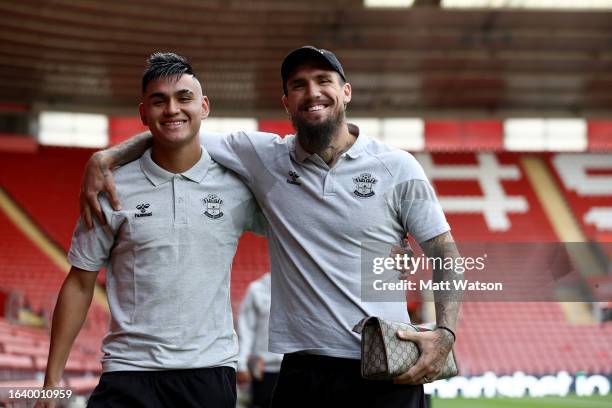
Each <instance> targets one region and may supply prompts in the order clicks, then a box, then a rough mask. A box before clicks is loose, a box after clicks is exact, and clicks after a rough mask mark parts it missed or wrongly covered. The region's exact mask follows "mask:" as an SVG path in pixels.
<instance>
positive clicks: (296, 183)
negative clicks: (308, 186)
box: [287, 170, 302, 186]
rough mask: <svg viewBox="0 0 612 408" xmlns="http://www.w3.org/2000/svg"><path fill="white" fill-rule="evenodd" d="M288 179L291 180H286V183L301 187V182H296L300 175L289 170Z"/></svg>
mask: <svg viewBox="0 0 612 408" xmlns="http://www.w3.org/2000/svg"><path fill="white" fill-rule="evenodd" d="M289 177H290V178H291V180H289V179H287V183H289V184H295V185H296V186H301V185H302V182H301V181H299V180H298V179H299V178H300V175H299V174H297V173H296V172H295V171H293V170H290V171H289Z"/></svg>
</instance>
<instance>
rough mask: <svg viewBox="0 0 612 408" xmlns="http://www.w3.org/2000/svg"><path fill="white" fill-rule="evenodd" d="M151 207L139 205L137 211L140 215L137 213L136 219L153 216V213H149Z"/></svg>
mask: <svg viewBox="0 0 612 408" xmlns="http://www.w3.org/2000/svg"><path fill="white" fill-rule="evenodd" d="M150 206H151V205H150V204H149V203H146V204H138V205H137V206H136V209H137V210H138V211H140V213H135V214H134V217H136V218H139V217H150V216H152V215H153V213H152V212H147V209H148V208H149V207H150Z"/></svg>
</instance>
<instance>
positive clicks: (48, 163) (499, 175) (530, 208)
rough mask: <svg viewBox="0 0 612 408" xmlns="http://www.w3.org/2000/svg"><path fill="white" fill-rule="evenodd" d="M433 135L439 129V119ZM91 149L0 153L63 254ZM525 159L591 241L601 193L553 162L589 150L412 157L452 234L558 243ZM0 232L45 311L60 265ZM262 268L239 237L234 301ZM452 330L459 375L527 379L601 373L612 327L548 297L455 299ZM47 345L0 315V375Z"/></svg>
mask: <svg viewBox="0 0 612 408" xmlns="http://www.w3.org/2000/svg"><path fill="white" fill-rule="evenodd" d="M272 128H273V126H272ZM272 128H271V130H272ZM434 130H435V129H434ZM485 130H486V129H485ZM435 131H438V132H447V131H448V129H445V127H444V125H440V127H439V128H438V129H437V130H435ZM90 153H91V151H90V150H86V149H68V148H41V149H40V150H39V151H38V152H36V153H19V152H17V153H9V152H2V153H0V186H1V187H2V188H3V189H5V190H6V191H7V192H8V193H9V194H10V196H11V197H12V198H13V199H14V200H15V201H16V202H17V203H18V204H19V205H20V206H21V208H22V209H23V210H24V211H25V212H27V214H29V215H30V217H31V218H32V219H33V220H34V221H35V222H36V223H37V224H38V225H39V226H40V228H41V229H42V230H43V231H44V232H45V233H46V234H47V235H48V237H50V239H51V240H52V241H53V242H55V244H56V245H57V246H59V247H61V248H63V249H64V250H66V249H67V248H68V247H69V243H70V236H71V233H72V229H73V227H74V222H75V219H76V217H77V216H78V205H77V202H76V195H77V192H78V189H79V183H80V175H81V171H82V168H83V165H84V163H85V161H86V159H87V158H88V157H89V155H90ZM526 156H529V157H532V158H533V157H535V158H536V159H537V160H541V161H543V162H544V163H546V165H547V169H548V170H549V171H550V173H551V174H552V175H553V176H554V180H555V181H556V183H557V184H558V187H559V188H560V189H561V191H562V192H563V197H565V200H566V201H567V203H568V205H569V208H571V210H572V212H573V214H574V215H575V217H576V219H578V220H581V222H580V223H579V226H580V228H581V229H582V230H584V232H585V234H586V235H587V236H589V237H597V236H598V235H597V234H600V233H602V231H598V230H596V229H594V228H593V225H592V224H589V223H588V222H586V221H585V219H586V217H585V214H586V213H587V212H588V211H589V209H590V208H591V207H593V206H595V205H600V204H604V205H607V206H610V205H611V203H612V199H611V198H612V195H610V194H609V195H606V196H603V197H602V196H596V197H594V198H591V197H584V196H581V195H578V194H577V193H576V192H575V191H574V190H572V189H571V188H570V187H568V183H567V180H565V179H564V178H563V171H560V170H559V168H563V166H565V164H563V166H561V167H559V161H561V162H563V160H569V162H570V163H573V162H575V161H577V160H582V162H584V161H586V162H589V163H593V162H595V160H593V159H595V158H596V157H598V156H596V155H593V154H586V153H585V154H582V155H579V156H578V155H565V154H564V155H555V154H548V153H545V154H539V153H538V154H535V153H531V154H529V155H526V154H522V153H509V152H494V153H491V152H487V153H483V152H480V153H478V152H453V153H448V152H434V153H417V154H416V157H417V158H418V160H419V161H420V162H421V163H422V165H423V166H424V168H425V171H426V173H427V174H428V175H429V177H430V179H431V181H432V183H433V185H434V187H435V188H436V190H437V192H438V195H439V197H440V201H441V203H442V205H443V207H444V208H445V212H446V214H447V217H448V219H449V222H450V223H451V225H452V227H453V234H454V236H455V238H456V239H457V240H458V241H460V242H553V241H558V240H559V238H558V236H557V235H556V233H555V229H554V228H553V226H552V224H551V221H550V216H549V215H548V214H547V211H546V209H545V208H544V207H543V206H542V204H541V199H540V198H538V195H537V194H536V189H537V188H538V186H534V185H532V183H531V182H530V178H529V175H528V174H527V169H526V167H525V165H524V158H525V157H526ZM568 157H569V159H568ZM563 163H564V162H563ZM598 171H599V173H597V172H596V173H589V172H588V171H587V172H586V173H585V174H587V175H591V176H592V177H594V178H595V177H607V174H608V173H605V172H604V173H601V170H598ZM17 174H18V175H19V177H15V175H17ZM602 174H603V175H602ZM569 185H571V184H569ZM0 231H1V233H0V257H1V259H2V264H1V265H0V276H1V280H0V282H1V284H0V288H2V289H5V290H8V291H18V292H21V293H23V294H24V296H25V299H27V302H28V303H29V307H30V308H31V309H32V310H33V311H36V312H42V313H43V314H45V315H46V316H49V315H50V313H51V310H52V307H53V304H54V301H55V298H56V296H57V291H58V290H59V287H60V285H61V282H62V280H63V277H64V276H65V275H64V272H63V271H61V270H59V269H58V267H57V266H56V265H54V264H53V263H52V262H50V261H49V260H48V259H46V257H45V256H44V255H43V254H41V252H40V250H39V249H38V248H37V247H36V246H35V245H33V244H32V243H31V242H30V241H29V240H28V239H27V238H26V237H25V236H24V235H23V234H22V233H21V232H20V231H19V229H18V228H16V227H15V225H13V224H12V223H11V221H10V220H9V219H8V218H7V217H6V216H5V215H4V214H0ZM268 269H269V260H268V256H267V242H266V241H265V239H262V238H260V237H256V236H254V235H252V234H246V235H245V236H244V237H243V238H242V239H241V241H240V243H239V247H238V251H237V254H236V257H235V259H234V269H233V274H232V287H231V295H232V303H233V305H234V306H235V308H234V309H236V306H237V304H238V303H239V302H240V301H241V299H242V297H243V295H244V292H245V290H246V287H247V285H248V284H249V282H250V281H252V280H253V279H256V278H257V277H259V276H260V275H261V274H263V273H264V272H265V271H266V270H268ZM107 319H108V315H107V312H106V310H105V309H104V308H103V307H101V306H99V305H97V304H96V305H94V306H93V307H92V309H91V310H90V314H89V316H88V320H87V323H86V327H85V329H84V330H83V331H82V332H81V335H80V336H79V338H78V340H77V345H76V346H75V348H74V350H73V352H72V354H71V357H70V360H69V363H68V366H67V375H68V376H69V377H70V378H71V379H72V380H73V381H74V384H75V387H76V386H79V387H82V388H83V389H84V390H85V391H86V390H87V389H91V388H88V387H93V386H95V384H96V380H95V377H94V378H93V379H92V378H90V377H83V376H84V375H86V374H87V373H98V372H99V370H100V364H99V358H100V355H99V344H100V341H101V338H102V336H103V334H104V332H105V330H106V325H107ZM459 327H460V328H459V332H458V341H457V345H456V350H457V355H458V359H459V363H460V368H461V370H462V372H463V373H464V374H466V375H476V374H482V373H484V372H486V371H494V372H496V373H512V372H514V371H523V372H525V373H528V374H534V375H543V374H547V373H552V372H557V371H561V370H565V371H570V372H578V371H585V372H588V373H601V372H607V371H609V369H610V367H611V366H612V365H611V361H612V354H611V353H610V350H612V326H611V325H604V326H601V327H600V326H598V325H596V324H594V323H591V324H587V325H580V326H576V325H573V324H571V323H570V322H569V321H568V319H567V316H566V315H565V313H564V309H563V308H562V307H561V306H560V304H558V303H553V302H549V303H545V302H538V303H517V302H514V303H499V302H487V303H477V302H469V303H465V304H464V305H463V307H462V315H461V323H460V326H459ZM48 341H49V334H48V330H47V329H40V328H27V327H22V326H20V325H17V324H14V323H9V322H8V321H7V320H4V319H2V320H0V372H1V373H2V374H1V375H0V381H25V380H29V379H32V378H33V377H34V375H35V374H36V373H37V372H41V371H43V370H44V368H45V364H46V355H47V349H48Z"/></svg>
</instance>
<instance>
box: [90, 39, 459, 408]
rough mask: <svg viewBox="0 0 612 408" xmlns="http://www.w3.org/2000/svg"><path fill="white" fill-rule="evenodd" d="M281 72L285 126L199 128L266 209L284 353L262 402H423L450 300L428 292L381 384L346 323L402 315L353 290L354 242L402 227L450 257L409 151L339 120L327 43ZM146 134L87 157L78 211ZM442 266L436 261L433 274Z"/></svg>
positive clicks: (452, 310) (274, 325)
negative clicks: (370, 376)
mask: <svg viewBox="0 0 612 408" xmlns="http://www.w3.org/2000/svg"><path fill="white" fill-rule="evenodd" d="M281 76H282V79H283V91H284V95H283V97H282V101H283V105H284V107H285V109H286V111H287V113H288V114H289V115H290V116H291V120H292V122H293V124H294V126H295V129H296V133H297V134H296V136H287V137H285V138H284V139H281V138H280V137H279V136H278V135H272V134H268V133H261V132H249V133H246V132H236V133H233V134H231V135H226V136H223V135H210V134H203V135H202V142H203V144H204V145H205V147H206V148H207V150H208V152H209V153H210V155H211V156H212V157H213V158H214V159H215V160H216V161H217V162H219V163H220V164H222V165H224V166H226V167H228V168H230V169H232V170H234V171H235V172H236V173H238V174H239V175H240V176H241V177H242V179H243V181H244V182H245V183H246V184H247V186H248V187H249V188H250V189H251V190H252V191H253V193H254V196H255V197H256V199H257V200H258V202H259V204H260V206H261V208H262V210H263V212H264V214H265V216H266V218H267V219H268V223H269V233H268V236H269V247H270V261H271V268H270V269H271V272H272V305H271V315H270V336H269V337H270V351H272V352H276V353H282V354H285V358H284V360H283V364H282V368H281V373H280V377H279V382H278V384H277V387H276V391H275V396H274V400H273V406H274V407H276V408H278V407H280V408H283V407H296V406H308V407H310V406H322V407H326V406H334V407H339V406H357V407H421V406H425V398H424V393H423V387H422V384H424V383H427V382H431V381H432V380H435V378H436V377H437V375H438V373H439V372H440V370H441V367H442V364H443V362H444V361H445V359H446V356H447V354H448V352H449V351H450V349H451V347H452V344H453V342H454V332H453V331H454V329H455V325H456V320H457V314H458V308H459V307H458V303H457V302H450V301H444V300H441V299H438V298H436V320H437V324H438V329H437V330H435V331H432V332H429V333H412V332H398V333H397V335H398V337H399V338H401V339H405V340H411V341H414V342H416V343H417V345H418V346H419V348H420V350H421V356H420V358H419V361H418V362H417V364H416V365H415V366H413V367H412V368H411V369H410V370H409V371H407V372H406V373H404V374H402V375H400V376H398V377H397V378H396V379H395V380H394V381H393V382H391V381H388V382H387V381H369V380H364V379H362V378H361V376H360V361H359V358H360V342H359V337H358V336H357V335H356V334H355V333H353V332H352V328H353V326H354V325H355V324H356V323H357V322H359V321H360V320H361V319H362V318H364V317H366V316H379V317H382V318H384V319H387V320H394V321H409V317H408V314H407V312H406V306H405V303H400V302H395V303H394V302H363V301H362V300H361V285H360V283H361V264H360V258H361V245H362V243H364V242H371V241H376V242H385V243H389V242H399V241H401V240H402V239H403V238H404V237H405V236H406V235H407V234H410V235H411V236H412V237H413V238H414V239H415V240H416V241H417V242H419V243H420V245H421V247H422V248H423V250H424V252H425V253H426V254H427V255H428V256H435V257H443V258H446V257H456V256H458V254H457V251H456V248H455V246H454V244H453V240H452V237H451V235H450V232H449V229H450V228H449V226H448V224H447V223H446V220H445V217H444V214H443V213H442V209H441V207H440V205H439V203H438V201H437V198H436V196H435V193H434V191H433V188H432V187H431V185H430V184H429V182H428V181H427V178H426V177H425V174H424V173H423V170H422V168H421V166H420V165H419V164H418V163H417V162H416V160H415V159H414V157H412V156H411V155H410V154H409V153H407V152H404V151H400V150H397V149H393V148H391V147H389V146H387V145H385V144H383V143H380V142H378V141H376V140H373V139H369V138H368V137H367V136H365V135H359V130H358V128H357V127H356V126H353V125H349V124H348V123H347V121H346V117H345V110H346V105H347V104H348V103H349V102H350V100H351V91H352V90H351V85H350V84H349V83H348V82H347V81H346V79H347V78H346V75H345V73H344V70H343V68H342V66H341V64H340V62H339V61H338V59H337V58H336V56H335V55H334V54H333V53H331V52H330V51H327V50H321V49H317V48H315V47H311V46H306V47H302V48H299V49H297V50H294V51H293V52H291V53H290V54H289V55H288V56H287V57H286V58H285V60H284V61H283V64H282V68H281ZM147 140H148V138H147V137H146V136H144V135H141V136H138V137H137V138H134V140H132V141H129V142H128V143H127V144H126V145H123V146H122V145H119V146H116V147H114V148H112V149H110V150H109V151H106V152H99V153H97V154H96V155H95V156H94V158H93V159H92V160H90V163H88V171H87V174H86V177H85V179H84V180H85V181H84V188H83V191H84V193H82V203H83V206H84V208H85V217H86V218H87V216H88V213H87V212H88V211H90V210H89V205H91V206H92V208H94V209H95V208H96V205H97V202H96V195H97V193H98V191H99V190H102V189H105V190H109V188H108V184H109V179H108V177H106V178H105V176H104V175H103V174H102V172H101V170H105V169H107V168H109V167H111V166H114V165H117V164H122V163H125V162H128V161H130V160H133V159H134V158H136V157H137V156H138V155H139V154H141V152H142V151H143V150H144V148H145V146H146V144H147V142H146V141H147ZM110 196H111V201H112V192H111V193H110ZM118 204H119V203H118V202H115V203H113V205H118ZM452 274H453V271H452V270H436V271H434V279H438V280H448V279H449V277H450V276H451V275H452Z"/></svg>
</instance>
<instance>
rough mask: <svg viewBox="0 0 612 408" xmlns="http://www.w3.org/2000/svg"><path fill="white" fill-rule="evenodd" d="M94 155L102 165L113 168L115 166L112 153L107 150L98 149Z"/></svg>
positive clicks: (99, 164)
mask: <svg viewBox="0 0 612 408" xmlns="http://www.w3.org/2000/svg"><path fill="white" fill-rule="evenodd" d="M92 157H93V159H94V160H95V161H96V163H97V164H98V166H100V167H106V168H109V169H112V168H113V167H114V166H115V163H114V160H113V156H112V154H109V153H108V151H106V150H100V151H97V152H95V153H94V154H93V156H92Z"/></svg>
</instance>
